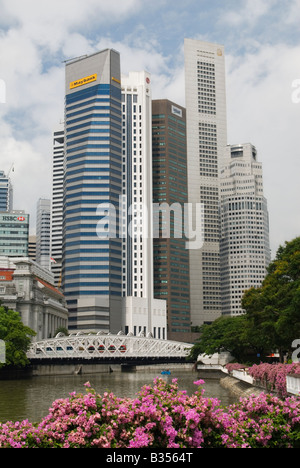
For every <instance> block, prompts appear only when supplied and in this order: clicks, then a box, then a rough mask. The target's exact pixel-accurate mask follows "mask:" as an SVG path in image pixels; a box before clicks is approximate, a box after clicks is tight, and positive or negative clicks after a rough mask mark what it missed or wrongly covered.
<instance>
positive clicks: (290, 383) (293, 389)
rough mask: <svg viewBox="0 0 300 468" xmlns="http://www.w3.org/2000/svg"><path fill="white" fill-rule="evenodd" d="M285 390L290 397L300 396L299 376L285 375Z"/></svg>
mask: <svg viewBox="0 0 300 468" xmlns="http://www.w3.org/2000/svg"><path fill="white" fill-rule="evenodd" d="M286 389H287V392H288V393H290V394H292V395H297V396H299V395H300V374H292V375H287V377H286Z"/></svg>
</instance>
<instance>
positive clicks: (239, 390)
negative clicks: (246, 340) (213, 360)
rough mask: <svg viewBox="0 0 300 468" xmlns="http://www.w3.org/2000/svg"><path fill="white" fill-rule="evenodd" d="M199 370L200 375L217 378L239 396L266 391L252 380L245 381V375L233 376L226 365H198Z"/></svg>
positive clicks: (222, 384)
mask: <svg viewBox="0 0 300 468" xmlns="http://www.w3.org/2000/svg"><path fill="white" fill-rule="evenodd" d="M197 372H198V375H200V377H201V378H202V379H203V380H205V379H208V378H209V379H217V380H219V382H220V385H221V386H222V387H223V388H225V389H226V390H229V391H230V393H231V394H232V395H234V396H236V397H237V398H244V397H245V398H247V397H249V396H250V395H256V396H258V395H260V394H261V393H263V392H264V389H263V388H261V387H257V386H255V385H253V383H252V382H247V381H245V380H244V379H245V376H244V375H243V376H241V377H242V378H238V377H233V376H232V375H229V373H228V371H227V370H226V368H225V367H223V366H220V365H216V366H211V365H200V366H199V365H198V366H197Z"/></svg>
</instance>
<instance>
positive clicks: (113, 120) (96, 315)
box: [63, 49, 122, 332]
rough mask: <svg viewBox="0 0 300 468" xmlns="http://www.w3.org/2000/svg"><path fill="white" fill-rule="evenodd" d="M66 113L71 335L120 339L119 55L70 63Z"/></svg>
mask: <svg viewBox="0 0 300 468" xmlns="http://www.w3.org/2000/svg"><path fill="white" fill-rule="evenodd" d="M65 106H66V107H65V180H64V226H63V290H64V294H65V297H66V299H67V303H68V309H69V313H70V320H69V328H70V329H71V330H72V329H77V330H78V329H79V330H83V331H93V330H95V331H99V330H107V331H111V332H118V331H119V330H120V329H121V322H122V317H121V315H122V314H121V311H122V306H121V300H122V283H121V254H122V245H121V239H118V238H117V235H113V232H112V230H114V229H115V231H116V234H117V233H118V227H119V214H118V203H119V197H120V195H121V190H122V159H121V158H122V153H121V148H122V147H121V143H122V140H121V128H122V127H121V125H122V122H121V120H122V118H121V72H120V56H119V53H118V52H116V51H114V50H110V49H107V50H104V51H101V52H98V53H95V54H93V55H90V56H87V57H83V58H79V59H75V60H73V61H70V62H68V63H67V64H66V102H65ZM113 214H115V216H113ZM110 215H112V218H110ZM106 228H108V229H106ZM107 231H108V232H107Z"/></svg>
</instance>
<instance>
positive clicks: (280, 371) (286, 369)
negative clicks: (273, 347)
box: [226, 363, 300, 398]
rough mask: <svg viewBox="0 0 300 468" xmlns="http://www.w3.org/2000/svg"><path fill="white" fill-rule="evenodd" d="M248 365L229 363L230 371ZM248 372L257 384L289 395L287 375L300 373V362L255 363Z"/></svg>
mask: <svg viewBox="0 0 300 468" xmlns="http://www.w3.org/2000/svg"><path fill="white" fill-rule="evenodd" d="M245 367H246V366H244V365H242V364H238V363H234V364H227V365H226V368H227V370H228V371H229V372H232V371H233V370H243V369H245ZM247 373H248V374H249V375H250V376H251V377H253V378H254V380H255V382H256V384H260V385H262V386H263V387H264V388H266V390H267V391H269V392H275V393H277V394H278V396H280V397H282V398H285V397H286V396H287V390H286V377H287V375H293V374H300V364H299V363H293V364H280V363H275V364H268V363H261V364H255V365H253V366H251V367H249V368H248V369H247Z"/></svg>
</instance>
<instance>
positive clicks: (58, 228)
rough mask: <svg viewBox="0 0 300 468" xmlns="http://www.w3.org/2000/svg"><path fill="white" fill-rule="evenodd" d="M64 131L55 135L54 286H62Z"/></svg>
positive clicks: (52, 235) (52, 239)
mask: <svg viewBox="0 0 300 468" xmlns="http://www.w3.org/2000/svg"><path fill="white" fill-rule="evenodd" d="M64 142H65V132H64V129H63V128H61V129H58V130H56V131H55V132H54V133H53V166H52V201H51V271H52V273H53V275H54V284H55V285H56V286H58V287H60V286H61V269H62V236H63V235H62V229H63V196H64Z"/></svg>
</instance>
